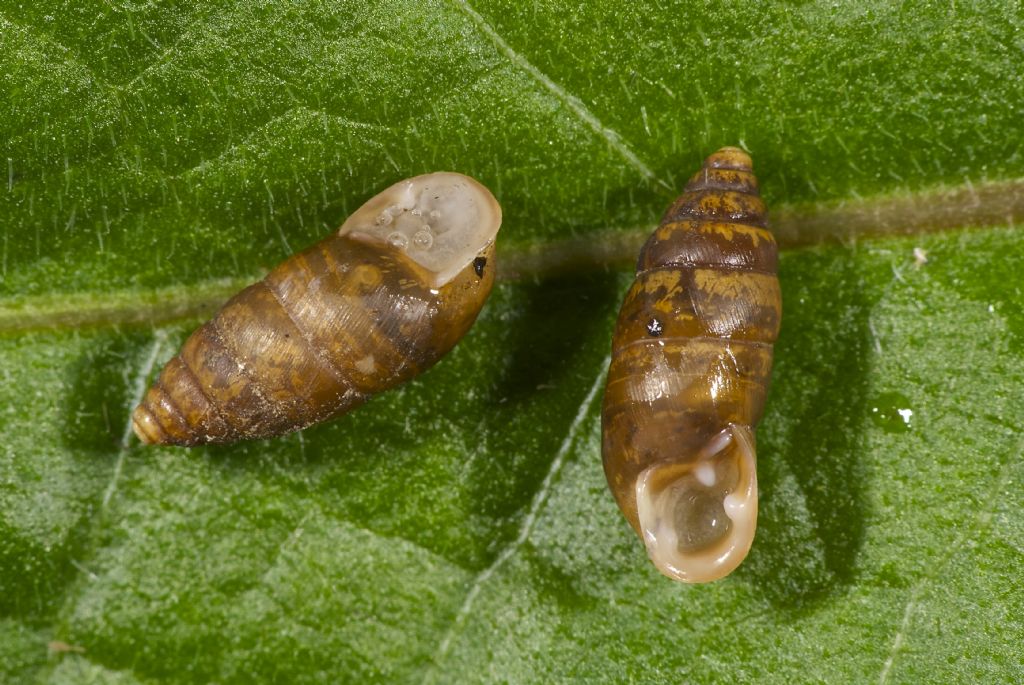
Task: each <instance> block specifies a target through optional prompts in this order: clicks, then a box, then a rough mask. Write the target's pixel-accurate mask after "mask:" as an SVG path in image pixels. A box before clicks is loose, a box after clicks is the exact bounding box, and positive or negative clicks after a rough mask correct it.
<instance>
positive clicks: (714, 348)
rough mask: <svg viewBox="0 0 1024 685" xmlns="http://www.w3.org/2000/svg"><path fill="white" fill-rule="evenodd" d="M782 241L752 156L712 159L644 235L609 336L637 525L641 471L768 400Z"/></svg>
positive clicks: (696, 445) (618, 450) (627, 495)
mask: <svg viewBox="0 0 1024 685" xmlns="http://www.w3.org/2000/svg"><path fill="white" fill-rule="evenodd" d="M777 260H778V256H777V247H776V244H775V240H774V239H773V237H772V235H771V233H770V232H769V231H768V230H767V220H766V211H765V207H764V203H763V202H762V200H761V198H760V195H759V190H758V184H757V179H756V177H755V176H754V174H753V171H752V163H751V161H750V157H749V156H748V155H747V154H746V153H745V152H743V151H742V150H739V149H737V148H723V149H722V150H719V151H718V152H716V153H714V154H713V155H711V156H710V157H708V159H707V160H706V161H705V164H704V166H703V168H702V169H701V170H700V171H698V172H697V173H696V174H695V175H694V176H693V177H692V178H691V179H690V180H689V183H688V184H687V186H686V188H685V190H684V192H683V194H682V195H681V196H680V197H679V198H678V199H677V200H676V201H675V202H674V203H673V204H672V206H671V207H670V208H669V209H668V211H667V212H666V213H665V215H664V217H663V219H662V222H661V224H660V225H659V227H658V228H657V229H656V230H655V231H654V233H653V234H652V235H651V237H650V238H649V239H648V241H647V243H646V244H645V245H644V248H643V250H642V251H641V253H640V256H639V259H638V262H637V277H636V280H635V281H634V283H633V285H632V287H631V288H630V290H629V292H628V294H627V295H626V298H625V301H624V302H623V305H622V309H621V310H620V314H619V319H618V322H617V325H616V329H615V334H614V338H613V341H612V350H613V356H612V363H611V368H610V369H609V375H608V385H607V389H606V392H605V398H604V409H603V415H602V421H603V459H604V466H605V473H606V475H607V477H608V482H609V485H610V487H611V489H612V491H613V494H614V495H615V498H616V500H617V502H618V503H619V506H620V508H621V509H622V511H623V513H624V514H625V516H626V518H627V519H628V520H629V521H630V523H631V524H632V526H633V527H634V529H636V530H637V532H638V533H639V532H640V525H639V521H638V517H637V505H636V493H635V485H636V481H637V479H638V477H639V475H640V473H641V472H642V471H644V469H646V468H648V467H649V466H651V465H652V464H655V463H659V462H666V463H669V462H673V461H680V460H685V459H687V458H688V457H687V456H686V455H695V454H697V453H699V451H700V450H701V448H702V446H703V445H705V444H707V442H708V441H709V440H711V439H712V438H713V436H715V435H717V434H719V433H720V432H721V431H723V430H724V429H726V428H727V427H728V426H730V425H732V424H735V425H745V426H750V427H753V426H755V425H756V424H757V422H758V421H759V420H760V418H761V415H762V413H763V409H764V401H765V395H766V393H767V388H768V383H769V374H770V371H771V358H772V343H773V342H774V341H775V339H776V337H777V335H778V330H779V322H780V318H781V297H780V293H779V287H778V280H777V277H776V275H775V272H776V269H777Z"/></svg>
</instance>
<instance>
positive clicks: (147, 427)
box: [132, 404, 161, 445]
mask: <svg viewBox="0 0 1024 685" xmlns="http://www.w3.org/2000/svg"><path fill="white" fill-rule="evenodd" d="M132 431H134V432H135V435H136V436H137V437H138V438H139V442H141V443H142V444H143V445H157V444H159V443H160V442H161V440H160V428H159V426H158V425H157V422H156V419H155V418H153V415H152V414H151V413H150V412H149V410H148V409H146V407H145V405H143V404H140V405H139V406H137V407H135V411H133V412H132Z"/></svg>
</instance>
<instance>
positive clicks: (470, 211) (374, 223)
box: [132, 172, 501, 445]
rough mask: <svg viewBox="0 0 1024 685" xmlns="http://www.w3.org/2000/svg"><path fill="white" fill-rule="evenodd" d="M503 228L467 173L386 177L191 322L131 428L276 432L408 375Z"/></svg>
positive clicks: (485, 283) (467, 316) (439, 343)
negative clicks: (329, 226)
mask: <svg viewBox="0 0 1024 685" xmlns="http://www.w3.org/2000/svg"><path fill="white" fill-rule="evenodd" d="M500 225H501V208H500V207H499V206H498V203H497V201H496V200H495V199H494V196H493V195H491V193H490V191H488V190H487V188H485V187H484V186H482V185H481V184H480V183H478V182H477V181H475V180H473V179H472V178H469V177H468V176H463V175H461V174H455V173H448V172H439V173H434V174H427V175H424V176H416V177H414V178H410V179H407V180H405V181H401V182H399V183H396V184H395V185H393V186H391V187H390V188H388V189H386V190H384V191H383V192H381V193H380V194H378V195H376V196H375V197H373V198H371V199H370V200H369V201H367V202H366V204H364V205H363V206H362V207H360V208H359V209H358V210H357V211H356V212H355V213H354V214H352V216H350V217H349V218H348V220H347V221H346V222H345V223H344V224H343V225H342V226H341V228H340V229H339V230H338V231H337V233H335V234H333V235H331V236H329V237H327V238H325V239H324V240H322V241H320V242H319V243H317V244H316V245H314V246H312V247H310V248H309V249H307V250H305V251H304V252H301V253H299V254H296V255H293V256H291V257H290V258H288V259H287V260H286V261H284V262H283V263H281V264H280V265H278V266H277V267H276V268H275V269H274V270H273V271H271V272H270V273H269V274H268V275H267V277H266V278H264V279H263V280H262V281H260V282H259V283H256V284H255V285H252V286H250V287H248V288H246V289H245V290H243V291H242V292H240V293H238V294H237V295H235V296H234V297H233V298H231V299H230V300H229V301H228V302H227V304H225V305H224V306H223V307H222V308H221V309H220V311H219V312H217V314H216V315H215V316H214V317H213V319H212V320H210V321H208V322H207V323H205V324H204V325H203V326H201V327H200V328H199V329H198V330H197V331H195V332H194V333H193V334H192V336H191V337H190V338H189V339H188V340H187V341H186V342H185V344H184V346H183V347H182V349H181V351H180V352H179V353H178V354H177V355H175V357H174V358H173V359H171V360H170V361H169V362H168V363H167V365H166V366H165V367H164V369H163V371H162V372H161V374H160V377H159V379H158V380H157V381H156V383H155V384H154V385H153V387H152V388H150V389H149V392H148V393H147V394H146V396H145V397H144V399H143V401H142V402H141V403H140V404H139V406H138V407H136V409H135V412H134V414H133V416H132V422H133V428H134V429H135V433H136V435H138V436H139V439H141V440H142V442H144V443H149V444H152V443H157V444H170V445H199V444H205V443H228V442H235V441H237V440H246V439H252V438H266V437H271V436H275V435H281V434H283V433H287V432H289V431H293V430H297V429H300V428H305V427H306V426H309V425H311V424H314V423H317V422H320V421H324V420H326V419H329V418H332V417H335V416H338V415H340V414H344V413H345V412H347V411H349V410H351V409H353V408H354V407H356V406H358V405H360V404H362V403H363V402H365V401H366V400H367V399H368V398H369V397H370V396H371V395H373V394H375V393H378V392H381V391H382V390H386V389H388V388H391V387H394V386H396V385H398V384H400V383H403V382H405V381H407V380H409V379H410V378H412V377H413V376H415V375H417V374H419V373H421V372H422V371H424V370H426V369H427V368H429V367H430V366H432V365H433V364H434V363H435V362H437V361H438V360H439V359H440V358H441V357H443V356H444V355H445V354H446V353H447V352H448V351H449V350H450V349H451V348H452V347H453V346H454V345H455V344H456V343H457V342H458V341H459V339H460V338H462V336H463V335H464V334H465V333H466V331H467V330H469V327H470V326H471V325H472V324H473V321H474V320H475V319H476V317H477V314H478V313H479V312H480V309H481V307H482V306H483V304H484V301H485V300H486V299H487V295H488V294H489V293H490V291H491V286H492V285H493V283H494V273H495V269H494V239H495V236H496V235H497V232H498V228H499V227H500Z"/></svg>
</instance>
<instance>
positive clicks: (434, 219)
mask: <svg viewBox="0 0 1024 685" xmlns="http://www.w3.org/2000/svg"><path fill="white" fill-rule="evenodd" d="M500 225H501V208H500V207H499V205H498V203H497V201H496V200H495V198H494V196H493V195H492V194H491V193H490V191H488V190H487V189H486V188H485V187H484V186H482V185H481V184H480V183H478V182H477V181H475V180H473V179H471V178H469V177H467V176H463V175H461V174H456V173H448V172H440V173H434V174H427V175H423V176H416V177H414V178H411V179H408V180H405V181H401V182H399V183H396V184H395V185H393V186H391V187H389V188H387V189H386V190H384V191H383V192H381V193H379V194H378V195H376V196H374V197H373V198H371V199H370V200H369V201H367V202H366V203H365V204H364V205H363V206H362V207H360V208H359V209H358V210H356V212H355V213H354V214H352V216H350V217H349V218H348V220H347V221H345V223H344V224H343V225H342V226H341V228H340V229H339V230H338V231H337V232H336V233H334V234H332V235H330V236H328V237H327V238H325V239H324V240H322V241H320V242H319V243H317V244H316V245H314V246H312V247H310V248H309V249H307V250H305V251H304V252H301V253H298V254H296V255H293V256H292V257H290V258H288V259H287V260H286V261H284V262H283V263H281V264H280V265H278V266H277V267H276V268H275V269H273V270H272V271H271V272H270V273H269V274H268V275H267V276H266V278H264V279H263V280H262V281H260V282H259V283H256V284H255V285H252V286H250V287H248V288H246V289H245V290H243V291H241V292H240V293H238V294H237V295H235V296H234V297H233V298H231V299H230V300H229V301H228V302H227V303H226V304H225V305H224V306H223V307H222V308H221V309H220V311H218V312H217V314H216V315H215V316H214V317H213V319H212V320H210V321H208V322H207V323H205V324H203V325H202V326H201V327H200V328H199V329H198V330H196V331H195V332H194V333H193V334H192V335H191V336H190V337H189V338H188V340H187V341H186V342H185V344H184V346H183V347H182V349H181V351H180V352H179V353H178V354H177V355H175V356H174V357H173V358H172V359H171V360H170V361H169V362H168V363H167V365H166V366H165V367H164V368H163V370H162V372H161V373H160V376H159V378H158V379H157V381H156V382H155V383H154V385H153V386H152V387H151V388H150V389H149V391H148V393H147V394H146V396H145V397H144V398H143V400H142V402H141V403H140V404H139V406H138V407H136V409H135V411H134V413H133V416H132V421H133V428H134V430H135V433H136V434H137V435H138V437H139V439H140V440H141V441H142V442H143V443H146V444H166V445H187V446H191V445H200V444H208V443H229V442H235V441H238V440H247V439H254V438H267V437H271V436H275V435H281V434H284V433H287V432H290V431H293V430H298V429H301V428H305V427H307V426H309V425H311V424H314V423H318V422H321V421H324V420H327V419H329V418H332V417H336V416H339V415H341V414H344V413H346V412H348V411H350V410H352V409H353V408H355V407H356V406H358V405H360V404H362V403H363V402H365V401H366V400H367V399H368V398H369V397H370V396H371V395H373V394H376V393H378V392H381V391H383V390H387V389H388V388H391V387H394V386H396V385H399V384H401V383H404V382H405V381H407V380H409V379H411V378H412V377H414V376H416V375H417V374H419V373H421V372H422V371H424V370H426V369H427V368H429V367H430V366H432V365H433V364H434V363H436V362H437V361H438V360H439V359H440V358H441V357H443V356H444V355H445V354H446V353H447V352H448V351H449V350H451V349H452V347H454V346H455V344H456V343H457V342H458V341H459V339H461V338H462V336H463V335H465V333H466V332H467V331H468V330H469V328H470V326H472V324H473V322H474V321H475V320H476V317H477V315H478V314H479V312H480V309H481V308H482V307H483V304H484V301H485V300H486V299H487V296H488V294H489V293H490V291H491V287H492V285H493V283H494V274H495V268H494V241H495V238H496V236H497V233H498V229H499V228H500ZM765 226H766V223H765V207H764V204H763V203H762V201H761V199H760V197H759V195H758V184H757V179H756V178H755V177H754V175H753V173H752V164H751V160H750V157H749V156H748V155H747V154H746V153H744V152H743V151H741V150H739V149H737V148H730V147H726V148H722V149H721V150H719V151H718V152H715V153H714V154H712V155H711V156H710V157H708V158H707V160H706V161H705V162H704V166H703V168H702V169H701V170H700V171H698V172H697V173H696V174H695V175H694V176H693V177H692V178H691V179H690V181H689V183H688V184H687V186H686V188H685V190H684V192H683V194H682V195H681V196H680V197H679V199H677V200H676V201H675V203H674V204H673V205H672V206H671V207H670V208H669V210H668V211H667V212H666V214H665V216H664V218H663V219H662V221H661V225H660V226H659V227H658V228H657V230H655V232H654V233H653V234H652V235H651V237H650V238H649V239H648V241H647V243H646V244H645V245H644V247H643V249H642V250H641V252H640V258H639V261H638V263H637V276H636V280H635V281H634V283H633V286H632V287H631V288H630V290H629V292H628V294H627V295H626V299H625V301H624V303H623V305H622V309H621V311H620V313H619V318H618V322H617V324H616V328H615V333H614V336H613V339H612V353H613V354H612V362H611V367H610V369H609V372H608V385H607V388H606V390H605V395H604V406H603V411H602V433H603V446H602V452H603V460H604V470H605V475H606V476H607V479H608V484H609V486H610V488H611V490H612V493H613V494H614V496H615V499H616V501H617V503H618V505H619V508H620V509H621V510H622V512H623V514H624V515H625V517H626V520H627V521H628V522H629V523H630V525H631V526H632V527H633V529H634V530H635V531H636V533H637V534H638V535H639V536H640V538H641V539H642V540H643V541H644V544H645V545H646V547H647V552H648V555H649V556H650V558H651V560H652V561H653V562H654V565H655V566H656V567H657V568H658V570H659V571H661V572H662V573H663V574H665V575H666V576H669V577H670V578H673V579H675V580H679V581H683V582H688V583H701V582H708V581H712V580H716V579H718V578H721V577H723V576H725V575H727V574H728V573H730V572H731V571H732V570H733V569H735V568H736V567H737V566H738V565H739V563H740V562H741V561H742V560H743V559H744V557H745V556H746V554H747V552H748V550H749V549H750V545H751V543H752V542H753V538H754V530H755V527H756V524H757V474H756V456H755V447H754V446H755V441H754V427H755V426H756V425H757V422H758V421H759V420H760V418H761V415H762V413H763V409H764V401H765V395H766V393H767V389H768V382H769V374H770V371H771V362H772V343H773V342H774V341H775V338H776V336H777V335H778V330H779V320H780V317H781V297H780V294H779V284H778V280H777V278H776V275H775V274H776V263H777V248H776V245H775V240H774V239H773V237H772V235H771V233H770V232H769V231H768V230H767V229H766V227H765Z"/></svg>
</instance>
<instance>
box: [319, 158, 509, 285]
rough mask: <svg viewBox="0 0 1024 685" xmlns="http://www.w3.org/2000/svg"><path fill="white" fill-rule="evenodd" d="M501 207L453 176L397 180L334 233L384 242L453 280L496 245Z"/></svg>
mask: <svg viewBox="0 0 1024 685" xmlns="http://www.w3.org/2000/svg"><path fill="white" fill-rule="evenodd" d="M500 228H501V206H500V205H499V204H498V201H497V200H496V199H495V198H494V195H493V194H492V193H491V191H490V190H488V189H487V187H486V186H484V185H483V184H482V183H480V182H479V181H477V180H476V179H474V178H472V177H470V176H466V175H464V174H460V173H456V172H453V171H437V172H434V173H431V174H423V175H420V176H413V177H412V178H407V179H405V180H404V181H399V182H398V183H395V184H394V185H392V186H389V187H388V188H385V189H384V190H382V191H381V192H379V193H377V194H376V195H374V196H373V197H372V198H370V199H369V200H367V201H366V202H365V203H364V204H363V205H362V206H361V207H360V208H359V209H357V210H356V211H355V212H354V213H353V214H352V215H351V216H350V217H349V218H348V219H347V220H346V221H345V223H344V224H342V225H341V228H340V229H338V235H345V234H349V235H350V236H351V237H352V238H354V239H357V240H364V241H367V242H373V243H378V244H379V243H382V242H383V243H387V244H390V245H391V247H392V248H394V249H396V250H400V251H402V252H404V253H405V254H406V255H408V257H409V258H410V259H412V260H413V261H415V262H416V263H418V264H419V265H420V266H422V267H423V268H424V269H426V270H427V271H428V272H430V273H431V274H432V275H433V283H432V284H431V285H433V286H434V287H440V286H443V285H444V284H446V283H448V282H449V281H451V280H452V279H453V278H454V277H455V276H456V275H457V274H458V273H459V272H461V271H462V270H463V269H465V268H466V267H467V266H469V265H470V264H471V263H472V262H473V260H474V259H476V257H477V256H479V254H480V253H481V252H483V251H484V250H485V249H486V248H487V247H488V246H489V245H490V244H491V243H493V242H494V239H495V237H496V236H497V234H498V230H499V229H500Z"/></svg>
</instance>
